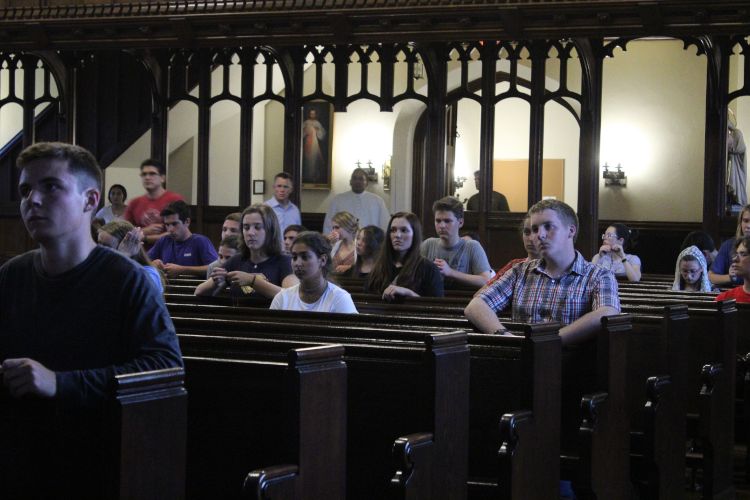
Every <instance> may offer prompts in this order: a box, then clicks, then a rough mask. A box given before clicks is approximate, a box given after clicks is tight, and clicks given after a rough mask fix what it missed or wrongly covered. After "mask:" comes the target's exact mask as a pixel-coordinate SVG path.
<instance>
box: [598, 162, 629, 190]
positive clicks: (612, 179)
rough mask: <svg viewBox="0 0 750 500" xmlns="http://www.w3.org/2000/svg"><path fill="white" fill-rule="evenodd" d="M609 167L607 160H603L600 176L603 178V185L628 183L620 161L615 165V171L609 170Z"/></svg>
mask: <svg viewBox="0 0 750 500" xmlns="http://www.w3.org/2000/svg"><path fill="white" fill-rule="evenodd" d="M610 168H611V167H610V166H609V165H608V164H607V162H604V172H603V173H602V177H603V178H604V185H605V186H627V184H628V178H627V176H626V175H625V171H624V170H623V169H622V165H621V164H620V163H618V164H617V166H616V167H615V168H616V169H617V172H613V171H610V170H609V169H610Z"/></svg>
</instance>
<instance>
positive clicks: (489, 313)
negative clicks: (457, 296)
mask: <svg viewBox="0 0 750 500" xmlns="http://www.w3.org/2000/svg"><path fill="white" fill-rule="evenodd" d="M464 314H465V315H466V319H468V320H469V321H470V322H471V323H472V324H473V325H474V326H475V327H476V328H477V329H478V330H479V331H480V332H482V333H487V334H490V333H495V332H496V331H498V330H502V329H504V328H505V327H504V326H503V324H502V323H500V320H499V319H497V314H495V311H493V310H492V308H491V307H490V306H489V305H487V303H486V302H485V301H484V300H483V299H480V298H474V299H472V300H471V302H469V305H468V306H466V309H464Z"/></svg>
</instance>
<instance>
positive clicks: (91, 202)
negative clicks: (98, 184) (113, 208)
mask: <svg viewBox="0 0 750 500" xmlns="http://www.w3.org/2000/svg"><path fill="white" fill-rule="evenodd" d="M83 195H84V197H85V204H84V206H83V211H84V212H91V211H93V210H96V208H97V207H98V206H99V198H100V197H101V193H100V192H99V190H98V189H96V188H88V189H87V190H86V191H84V193H83Z"/></svg>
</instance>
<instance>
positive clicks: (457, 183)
mask: <svg viewBox="0 0 750 500" xmlns="http://www.w3.org/2000/svg"><path fill="white" fill-rule="evenodd" d="M464 182H466V177H464V176H459V177H456V178H455V179H453V196H456V192H457V191H458V190H459V189H461V188H462V187H464Z"/></svg>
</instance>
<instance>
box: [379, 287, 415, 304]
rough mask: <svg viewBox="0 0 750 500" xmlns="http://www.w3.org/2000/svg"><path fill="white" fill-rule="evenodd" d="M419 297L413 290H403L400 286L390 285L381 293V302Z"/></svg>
mask: <svg viewBox="0 0 750 500" xmlns="http://www.w3.org/2000/svg"><path fill="white" fill-rule="evenodd" d="M399 296H401V297H419V295H417V294H416V293H415V292H414V291H413V290H409V289H408V288H404V287H402V286H396V285H390V286H389V287H388V288H386V289H385V291H384V292H383V300H389V301H390V300H393V299H395V298H396V297H399Z"/></svg>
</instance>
